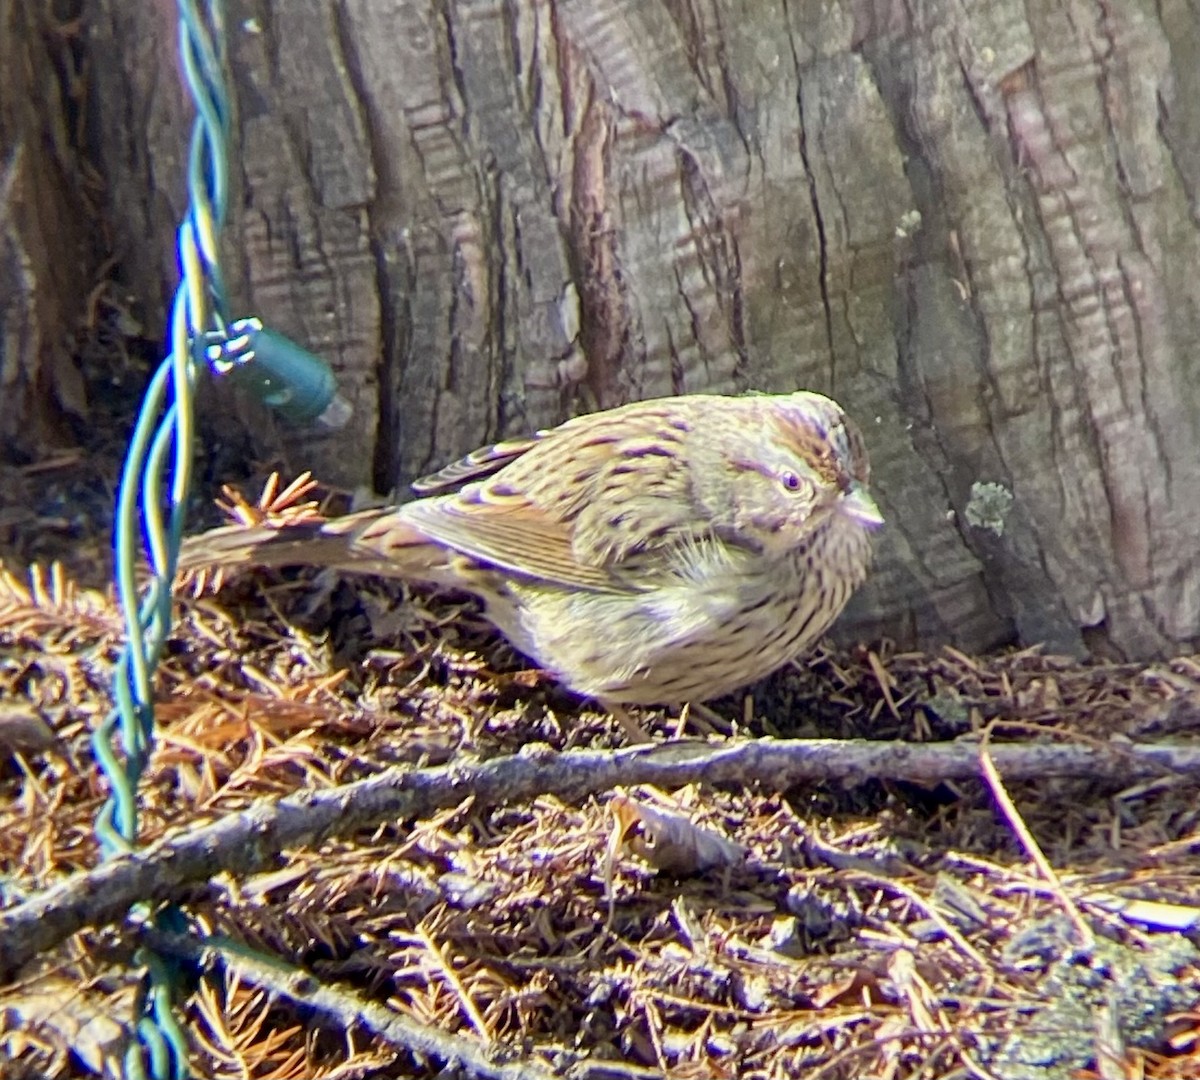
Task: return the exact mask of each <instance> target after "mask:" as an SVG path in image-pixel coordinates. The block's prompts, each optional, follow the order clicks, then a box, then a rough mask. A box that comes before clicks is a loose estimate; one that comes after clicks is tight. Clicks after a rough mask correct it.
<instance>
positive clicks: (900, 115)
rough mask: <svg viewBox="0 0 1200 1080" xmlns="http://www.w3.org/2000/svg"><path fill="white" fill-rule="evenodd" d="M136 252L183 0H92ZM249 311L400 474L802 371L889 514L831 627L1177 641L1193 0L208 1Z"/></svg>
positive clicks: (384, 478)
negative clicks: (331, 389) (226, 114)
mask: <svg viewBox="0 0 1200 1080" xmlns="http://www.w3.org/2000/svg"><path fill="white" fill-rule="evenodd" d="M88 11H89V18H90V19H91V25H90V28H89V29H90V33H89V37H88V42H89V46H90V49H91V50H92V57H93V63H92V66H91V72H92V81H91V105H92V109H93V115H94V117H95V121H96V125H95V134H96V136H97V137H96V142H95V147H94V153H95V155H96V158H97V161H98V162H99V164H100V167H101V171H102V173H103V175H104V176H105V178H106V180H107V183H108V193H109V203H108V212H109V215H110V218H111V220H112V222H113V226H114V232H115V235H117V236H119V237H122V238H123V239H124V241H125V246H123V247H122V248H121V250H120V258H121V270H122V273H123V275H124V280H125V282H126V283H127V284H128V286H129V287H130V289H131V291H132V292H133V293H134V295H136V296H138V297H141V298H142V299H143V301H144V302H145V303H146V304H147V308H148V310H156V309H157V308H158V307H159V306H160V305H161V304H162V302H163V299H164V298H165V297H166V296H167V294H168V292H169V290H170V288H171V287H172V285H173V281H174V255H173V251H172V248H171V243H172V239H173V229H174V224H175V221H176V219H177V218H178V216H179V213H180V211H181V209H182V206H183V199H184V185H183V174H182V169H183V165H184V162H185V159H186V145H187V123H188V116H189V107H188V104H187V102H186V100H185V98H184V96H183V94H182V93H181V91H180V89H179V85H178V79H177V77H176V65H175V62H174V53H175V27H174V22H173V18H174V16H173V11H172V10H171V5H168V4H163V3H156V2H151V0H95V2H94V3H93V4H91V5H88ZM228 35H229V47H230V68H231V76H232V79H233V82H234V85H235V88H236V97H237V100H236V130H237V142H236V146H235V147H234V149H233V162H234V168H235V172H236V178H235V188H236V199H235V201H234V203H233V206H234V208H235V209H234V212H233V213H232V214H231V221H230V223H229V227H228V230H227V233H226V236H225V244H224V247H223V251H224V253H225V258H226V273H227V275H228V277H229V280H230V284H231V286H232V288H233V291H234V294H235V295H236V296H237V298H238V300H239V304H240V306H241V307H242V308H244V310H245V312H246V313H247V314H249V313H254V314H259V315H261V316H262V317H263V318H264V320H265V321H267V322H268V323H269V324H270V325H272V326H274V327H276V328H277V329H279V330H281V331H283V332H284V333H287V334H289V335H290V336H292V337H294V338H296V339H297V340H299V341H301V342H302V343H304V344H305V345H307V346H308V347H310V348H312V349H313V350H314V351H317V352H320V353H322V354H323V355H325V356H326V357H327V358H329V359H330V360H331V361H332V362H333V364H334V366H335V368H336V369H337V371H338V374H339V377H340V379H341V384H342V392H343V394H344V395H346V396H347V397H348V398H349V399H350V400H351V401H352V403H353V404H354V406H355V410H356V420H355V423H354V424H353V425H352V426H351V427H350V428H349V429H348V430H347V431H344V432H342V433H340V434H338V435H336V436H326V435H317V434H314V433H313V432H308V431H306V432H303V433H299V434H296V433H292V434H287V433H283V434H281V436H280V437H281V438H283V439H284V441H285V442H286V443H287V444H288V446H289V448H290V452H291V455H292V458H293V460H294V461H295V463H296V464H297V466H305V467H312V468H314V469H315V470H316V472H317V474H318V475H319V476H321V477H323V478H324V479H327V480H330V481H336V482H339V483H344V484H356V483H363V482H367V481H370V482H372V483H374V485H375V486H376V487H379V488H382V489H389V488H392V487H394V486H399V485H402V484H403V483H404V482H406V481H407V480H408V479H410V478H411V477H413V476H414V475H416V474H418V473H420V472H422V471H425V470H427V469H429V468H432V467H436V466H438V465H440V464H442V463H444V462H445V461H447V460H449V459H452V458H453V457H455V456H456V455H458V454H460V453H463V452H465V451H467V450H470V449H471V448H473V447H474V446H476V445H478V444H480V443H483V442H487V441H489V440H492V439H495V438H499V437H503V436H507V435H512V434H515V433H518V432H522V431H526V430H528V429H531V428H537V427H542V426H547V425H551V424H554V423H556V422H558V421H560V420H561V419H563V418H564V417H565V416H567V415H568V414H570V413H572V412H576V411H583V410H587V409H592V408H597V407H607V406H611V405H615V404H618V403H620V402H623V401H626V400H629V399H632V398H638V397H648V396H653V395H660V394H670V393H681V392H693V391H700V390H718V391H736V390H741V389H745V388H758V389H769V390H787V389H793V388H795V387H798V386H799V387H807V388H811V389H816V390H820V391H823V392H826V393H829V394H831V395H832V396H834V397H836V398H837V399H838V400H840V401H841V402H842V403H843V404H844V405H845V406H846V407H847V409H848V410H849V411H850V412H851V413H852V414H853V415H855V416H857V417H858V418H859V419H860V421H861V422H862V424H863V426H864V428H865V429H866V432H867V437H868V442H869V445H870V449H871V452H872V457H873V462H874V486H875V488H876V490H877V492H878V493H879V497H880V502H881V505H882V506H883V508H884V510H885V513H886V514H887V516H888V522H889V524H888V528H887V529H886V530H885V532H884V534H883V535H882V537H881V540H880V543H879V561H878V569H877V571H876V572H875V574H874V577H873V580H872V582H871V584H870V586H869V587H868V588H867V589H865V590H864V592H863V594H862V595H861V596H860V597H859V598H858V600H857V601H856V602H855V604H854V606H853V608H852V609H851V611H850V612H848V614H847V617H846V618H845V619H844V620H843V622H842V628H843V631H844V632H845V633H846V634H848V635H851V636H863V635H872V634H876V633H879V632H886V633H889V634H891V635H892V636H894V637H896V638H898V639H899V640H900V641H901V642H902V643H903V644H914V643H920V644H932V643H937V642H945V641H950V642H954V643H956V644H958V645H960V646H963V647H966V648H969V649H978V648H983V647H987V646H991V645H995V644H997V643H1000V642H1004V641H1020V642H1024V643H1029V642H1039V641H1040V642H1046V643H1047V644H1048V645H1049V647H1050V648H1052V649H1055V650H1060V651H1071V652H1083V651H1085V650H1086V649H1087V648H1089V647H1090V648H1094V649H1101V648H1102V649H1104V650H1108V651H1114V652H1116V653H1118V654H1122V655H1125V656H1128V657H1147V656H1152V655H1157V654H1162V653H1166V652H1170V651H1176V650H1180V649H1188V648H1194V647H1195V645H1196V642H1197V639H1198V638H1200V549H1198V547H1197V544H1196V542H1195V537H1196V536H1197V535H1198V534H1200V381H1198V380H1197V378H1196V377H1195V375H1194V372H1195V370H1196V363H1195V361H1194V360H1193V357H1194V356H1195V355H1196V353H1197V351H1198V350H1200V274H1197V273H1196V267H1197V266H1200V233H1198V231H1197V223H1198V210H1197V207H1198V205H1200V204H1198V198H1200V11H1198V10H1197V7H1196V6H1195V4H1194V3H1192V4H1189V3H1187V2H1186V0H1162V2H1160V3H1159V4H1158V5H1157V6H1156V5H1152V4H1150V3H1149V2H1148V0H1129V2H1127V3H1123V4H1103V3H1100V4H1097V3H1084V2H1082V0H1059V2H1050V0H1046V2H1044V3H1035V4H1029V3H1023V2H1017V0H965V2H959V3H954V2H951V0H914V2H912V3H909V4H898V3H894V2H888V0H875V2H870V0H834V2H830V3H821V4H817V3H802V2H799V0H774V2H773V0H690V2H688V0H439V2H437V3H435V2H434V0H395V2H393V3H388V4H383V3H379V2H378V0H340V2H337V3H333V2H329V0H288V2H287V3H284V2H282V0H274V2H270V0H259V2H257V3H249V2H231V3H229V4H228Z"/></svg>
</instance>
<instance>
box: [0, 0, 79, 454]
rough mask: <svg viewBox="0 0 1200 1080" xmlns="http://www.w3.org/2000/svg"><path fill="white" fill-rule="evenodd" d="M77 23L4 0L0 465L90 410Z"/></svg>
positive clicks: (0, 53)
mask: <svg viewBox="0 0 1200 1080" xmlns="http://www.w3.org/2000/svg"><path fill="white" fill-rule="evenodd" d="M73 42H74V38H73V28H72V26H71V25H70V24H56V23H54V22H53V21H52V20H51V19H50V6H49V5H46V4H35V3H22V2H21V0H0V459H2V458H4V457H9V456H12V457H14V458H16V459H18V460H20V459H24V458H26V457H28V456H29V455H32V454H34V453H36V452H37V451H39V450H45V449H46V448H47V447H52V446H56V445H60V444H61V443H63V442H64V441H68V440H69V439H70V434H69V431H68V430H67V427H68V418H69V417H71V416H81V415H83V414H84V413H85V412H86V409H87V405H86V400H85V397H84V390H83V382H82V379H81V378H80V375H79V372H78V370H77V368H76V367H75V365H74V363H73V361H72V357H71V353H70V350H69V345H70V341H71V336H72V334H73V332H74V331H75V329H76V328H77V326H78V324H79V321H80V318H81V317H82V316H83V315H84V314H85V312H86V308H85V305H84V304H83V303H82V300H83V298H84V297H85V295H86V293H87V290H88V285H89V284H90V283H91V282H90V278H89V274H90V273H91V272H92V271H94V269H95V267H96V265H97V264H98V263H99V261H100V260H99V257H98V255H97V253H96V252H95V251H94V250H93V246H92V244H91V243H90V241H89V233H91V232H92V231H93V228H94V225H93V222H92V221H91V220H89V218H91V217H93V215H91V214H90V213H89V207H88V206H87V204H86V202H85V200H84V198H83V185H82V183H81V179H80V163H79V161H78V158H77V155H76V152H75V145H74V141H73V138H72V135H73V132H72V131H71V113H72V111H73V107H72V98H73V96H74V95H75V94H76V93H78V91H79V90H80V88H81V83H80V81H79V80H78V78H77V77H76V75H75V73H74V72H73V70H72V69H71V65H72V62H73V58H74V56H73Z"/></svg>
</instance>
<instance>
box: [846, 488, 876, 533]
mask: <svg viewBox="0 0 1200 1080" xmlns="http://www.w3.org/2000/svg"><path fill="white" fill-rule="evenodd" d="M838 509H839V510H840V511H841V512H842V513H843V514H846V515H848V516H849V517H851V518H853V519H854V520H855V521H857V522H858V523H859V524H860V525H862V526H864V527H865V528H868V529H877V528H879V526H880V525H882V524H883V515H882V514H881V513H880V512H879V507H878V506H876V505H875V500H874V499H872V498H871V495H870V492H868V491H867V489H866V488H865V487H863V486H862V484H851V485H850V489H849V490H848V491H846V492H845V494H843V495H842V501H841V503H840V504H839V506H838Z"/></svg>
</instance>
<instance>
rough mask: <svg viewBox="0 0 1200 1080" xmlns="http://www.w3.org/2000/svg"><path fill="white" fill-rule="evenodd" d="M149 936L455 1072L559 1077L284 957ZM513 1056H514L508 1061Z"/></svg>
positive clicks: (520, 1078) (225, 943)
mask: <svg viewBox="0 0 1200 1080" xmlns="http://www.w3.org/2000/svg"><path fill="white" fill-rule="evenodd" d="M143 937H144V940H145V941H146V943H147V944H148V945H150V946H151V947H152V948H153V949H154V950H155V951H156V952H159V953H163V954H166V955H170V956H177V957H181V958H183V959H186V960H190V961H192V962H193V963H198V964H208V963H210V962H211V961H213V960H214V959H215V960H216V961H217V962H219V963H220V964H221V966H222V967H224V968H226V969H227V970H229V971H231V972H233V973H234V974H236V975H237V976H238V978H239V979H241V980H242V981H244V982H247V983H250V984H251V985H253V986H258V987H260V988H262V989H263V990H267V991H269V992H270V993H271V995H272V996H273V997H285V998H289V999H290V1000H292V1001H294V1002H296V1003H297V1004H298V1005H300V1006H302V1007H304V1008H308V1009H312V1010H313V1011H315V1012H316V1013H318V1014H320V1015H321V1016H324V1017H326V1018H327V1019H329V1020H331V1021H333V1022H334V1023H335V1024H336V1025H337V1027H338V1028H339V1029H340V1030H342V1031H350V1030H352V1029H354V1028H359V1029H360V1030H362V1031H365V1032H367V1033H368V1034H371V1035H374V1036H377V1037H378V1038H380V1039H382V1040H383V1041H384V1042H385V1043H387V1045H388V1046H391V1047H394V1048H396V1049H399V1050H405V1051H408V1052H409V1053H411V1054H414V1055H416V1056H417V1057H419V1058H432V1059H433V1060H435V1061H438V1062H440V1063H441V1064H442V1065H443V1066H445V1068H446V1070H447V1071H449V1072H455V1074H456V1075H462V1076H467V1077H477V1078H479V1080H553V1078H554V1076H555V1075H556V1074H555V1073H553V1072H551V1071H550V1070H549V1069H545V1068H543V1067H542V1066H540V1065H536V1064H534V1063H531V1062H523V1061H520V1060H513V1058H514V1055H513V1052H512V1051H511V1050H506V1049H505V1048H504V1047H502V1046H500V1045H498V1044H495V1043H492V1044H488V1043H485V1042H480V1041H479V1040H477V1039H468V1038H464V1037H463V1036H462V1035H454V1034H452V1033H450V1032H448V1031H440V1030H439V1029H438V1028H436V1027H433V1026H432V1025H430V1024H422V1023H419V1022H418V1021H416V1020H413V1019H412V1018H411V1017H409V1016H405V1015H404V1014H403V1013H399V1012H396V1011H395V1010H394V1009H389V1008H388V1007H387V1006H386V1005H382V1004H380V1003H379V1002H377V1001H371V1000H370V999H368V998H364V997H362V996H361V995H360V994H357V993H355V992H354V991H353V990H350V989H348V988H346V987H342V986H335V985H331V984H328V983H324V982H321V981H320V980H319V979H317V978H316V977H315V976H313V975H312V974H310V973H309V972H307V971H304V970H302V969H301V968H297V967H293V966H292V965H290V964H288V963H285V962H284V961H282V960H280V959H279V958H278V957H274V956H263V955H261V954H258V953H256V952H254V950H252V949H249V948H247V947H245V946H243V945H239V944H238V943H237V942H234V941H230V940H228V939H225V938H200V937H191V936H189V935H187V934H164V933H162V932H160V931H157V930H151V929H149V928H147V929H146V930H145V931H144V933H143ZM506 1058H508V1059H509V1060H505V1059H506Z"/></svg>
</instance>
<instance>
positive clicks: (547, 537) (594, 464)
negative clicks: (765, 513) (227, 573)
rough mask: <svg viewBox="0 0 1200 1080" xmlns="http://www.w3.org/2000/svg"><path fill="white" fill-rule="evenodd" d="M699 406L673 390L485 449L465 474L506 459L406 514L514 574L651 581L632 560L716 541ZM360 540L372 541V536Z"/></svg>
mask: <svg viewBox="0 0 1200 1080" xmlns="http://www.w3.org/2000/svg"><path fill="white" fill-rule="evenodd" d="M690 412H691V411H690V410H688V409H686V408H683V407H681V405H680V402H679V400H678V399H671V400H667V401H652V402H641V403H637V404H633V405H627V406H624V407H623V408H620V409H614V410H611V411H610V412H607V413H601V414H596V415H593V416H585V417H579V418H577V419H575V420H571V421H568V422H567V423H566V424H564V425H562V426H561V427H557V428H554V429H553V430H552V431H548V432H543V433H541V434H540V435H539V436H538V437H536V438H535V439H533V440H528V441H527V442H526V443H524V444H516V443H511V444H502V447H507V449H504V448H501V449H500V450H495V449H493V450H490V451H485V452H482V453H483V456H482V457H480V458H479V459H478V464H477V465H471V464H464V463H459V465H457V466H452V467H451V469H452V470H455V472H454V475H455V476H462V475H465V474H466V473H467V472H469V471H470V470H471V469H472V468H478V469H479V470H487V469H489V468H491V467H492V466H493V465H494V464H495V462H497V461H499V460H500V459H502V458H505V457H507V461H506V463H504V464H501V465H499V466H498V467H497V468H496V469H495V471H494V472H492V473H491V474H490V475H487V476H486V477H485V478H484V479H481V480H477V481H475V482H472V483H468V484H466V485H465V486H464V487H463V488H462V489H461V490H460V491H458V492H455V493H452V494H448V495H441V496H438V497H436V498H432V499H418V500H417V501H415V502H411V503H408V504H406V505H405V506H403V507H402V508H400V510H398V511H397V512H396V513H397V515H398V516H399V517H400V518H402V519H403V521H404V522H405V523H406V524H408V525H411V526H413V527H414V528H416V529H417V530H419V531H420V532H422V533H424V534H425V535H426V536H428V537H429V538H430V539H433V540H436V541H438V542H440V543H442V544H445V545H447V546H448V547H451V548H453V549H455V550H457V551H459V552H461V553H462V554H464V555H469V556H471V557H473V558H477V559H480V560H481V561H484V562H487V563H490V564H492V565H494V566H498V567H502V568H503V569H506V570H508V571H510V572H512V573H515V574H520V575H524V576H526V577H529V578H534V579H540V580H543V581H547V582H552V583H555V584H560V585H563V586H566V587H570V588H582V589H592V590H601V591H617V592H630V591H637V590H638V588H639V586H634V585H631V584H630V581H631V579H635V578H636V579H638V580H640V581H641V585H640V588H646V587H649V585H650V584H651V582H648V581H646V580H645V577H644V573H638V574H634V573H632V572H631V571H633V570H634V566H633V565H632V563H633V561H634V560H641V557H642V556H645V555H650V554H657V555H658V558H657V559H656V565H658V566H660V567H661V566H662V559H661V553H662V552H663V550H664V549H672V548H674V549H681V548H682V547H684V546H688V547H690V548H694V547H695V545H696V544H697V543H701V544H702V543H705V542H707V540H708V539H711V538H708V537H707V536H706V530H705V528H704V526H703V525H702V524H700V523H698V518H697V508H696V506H695V504H694V501H693V498H692V494H691V485H690V480H689V470H688V465H687V458H686V454H685V453H684V442H685V440H686V439H687V438H688V436H689V435H690V432H691V424H690V420H689V416H690ZM519 445H521V446H523V449H516V448H517V447H518V446H519ZM469 461H470V459H464V462H469ZM381 524H382V523H381ZM360 539H361V540H362V541H364V542H367V543H369V542H370V535H369V533H364V534H362V535H361V536H360ZM641 569H643V570H644V565H643V567H642V568H641Z"/></svg>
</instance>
